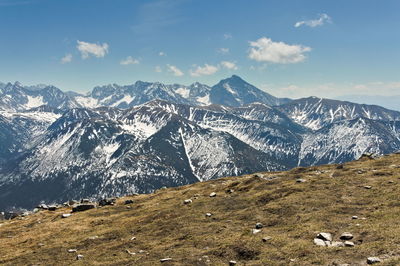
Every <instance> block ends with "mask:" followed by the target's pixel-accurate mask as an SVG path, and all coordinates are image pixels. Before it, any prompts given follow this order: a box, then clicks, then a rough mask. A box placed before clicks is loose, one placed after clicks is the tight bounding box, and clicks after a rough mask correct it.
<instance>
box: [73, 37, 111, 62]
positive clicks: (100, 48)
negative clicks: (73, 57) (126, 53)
mask: <svg viewBox="0 0 400 266" xmlns="http://www.w3.org/2000/svg"><path fill="white" fill-rule="evenodd" d="M77 42H78V45H77V46H76V48H78V50H79V52H80V53H81V55H82V58H83V59H87V58H89V57H90V56H91V55H93V56H95V57H104V56H105V55H106V54H107V53H108V44H107V43H103V44H97V43H89V42H81V41H77Z"/></svg>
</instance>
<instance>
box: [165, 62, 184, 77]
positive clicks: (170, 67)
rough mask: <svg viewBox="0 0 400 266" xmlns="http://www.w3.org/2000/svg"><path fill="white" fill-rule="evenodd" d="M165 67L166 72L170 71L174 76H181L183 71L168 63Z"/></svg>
mask: <svg viewBox="0 0 400 266" xmlns="http://www.w3.org/2000/svg"><path fill="white" fill-rule="evenodd" d="M167 69H168V72H170V73H172V74H173V75H174V76H176V77H181V76H183V75H184V74H183V72H182V71H181V70H180V69H179V68H177V67H176V66H173V65H169V64H168V65H167Z"/></svg>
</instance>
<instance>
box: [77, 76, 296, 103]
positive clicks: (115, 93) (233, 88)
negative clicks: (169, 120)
mask: <svg viewBox="0 0 400 266" xmlns="http://www.w3.org/2000/svg"><path fill="white" fill-rule="evenodd" d="M157 99H158V100H164V101H169V102H173V103H180V104H189V105H197V106H205V105H210V104H222V105H225V106H234V107H237V106H242V105H246V104H250V103H255V102H260V103H264V104H267V105H279V104H282V103H287V102H289V101H290V100H289V99H280V98H276V97H274V96H272V95H270V94H268V93H266V92H264V91H261V90H260V89H258V88H256V87H254V86H253V85H250V84H249V83H247V82H246V81H244V80H243V79H241V78H240V77H238V76H235V75H233V76H232V77H230V78H227V79H224V80H222V81H220V82H219V83H218V84H217V85H215V86H213V87H209V86H207V85H204V84H201V83H198V82H196V83H193V84H191V85H189V86H185V85H179V84H173V85H165V84H162V83H159V82H155V83H150V82H143V81H137V82H136V83H135V84H133V85H127V86H119V85H117V84H112V85H107V86H101V87H95V88H94V89H93V90H92V92H91V93H90V94H89V95H86V96H77V97H75V100H76V101H77V102H78V103H79V104H80V105H81V106H82V107H86V108H95V107H99V106H108V107H118V108H129V107H132V106H136V105H139V104H143V103H146V102H148V101H151V100H157Z"/></svg>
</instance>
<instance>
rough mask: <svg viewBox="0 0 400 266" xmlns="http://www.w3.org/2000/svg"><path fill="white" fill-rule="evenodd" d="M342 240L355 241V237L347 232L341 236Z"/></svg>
mask: <svg viewBox="0 0 400 266" xmlns="http://www.w3.org/2000/svg"><path fill="white" fill-rule="evenodd" d="M340 239H341V240H350V239H353V235H352V234H350V233H349V232H345V233H343V234H342V235H341V236H340Z"/></svg>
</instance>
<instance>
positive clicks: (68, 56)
mask: <svg viewBox="0 0 400 266" xmlns="http://www.w3.org/2000/svg"><path fill="white" fill-rule="evenodd" d="M71 61H72V54H66V55H65V56H64V57H63V58H61V64H66V63H70V62H71Z"/></svg>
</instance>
